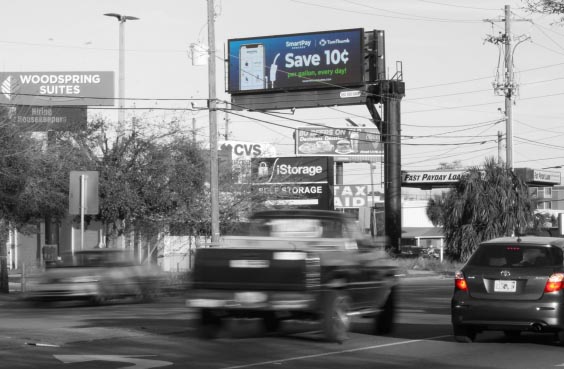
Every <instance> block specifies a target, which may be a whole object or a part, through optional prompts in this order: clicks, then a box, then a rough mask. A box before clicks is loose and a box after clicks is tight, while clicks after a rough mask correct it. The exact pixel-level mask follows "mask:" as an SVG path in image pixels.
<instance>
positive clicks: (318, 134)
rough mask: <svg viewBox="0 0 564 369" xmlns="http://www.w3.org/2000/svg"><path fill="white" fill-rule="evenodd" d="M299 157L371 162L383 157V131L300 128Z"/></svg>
mask: <svg viewBox="0 0 564 369" xmlns="http://www.w3.org/2000/svg"><path fill="white" fill-rule="evenodd" d="M294 141H295V145H296V155H302V156H334V157H337V158H335V160H339V161H341V160H344V161H346V160H347V159H348V158H349V159H351V160H350V161H355V160H353V159H354V158H356V159H362V160H370V159H371V158H372V159H374V158H376V157H378V158H380V157H382V156H383V155H384V149H383V145H382V142H381V141H380V132H379V131H378V129H377V128H365V127H343V128H332V127H319V128H310V127H305V128H298V129H296V134H295V140H294Z"/></svg>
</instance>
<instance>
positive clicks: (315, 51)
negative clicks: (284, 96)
mask: <svg viewBox="0 0 564 369" xmlns="http://www.w3.org/2000/svg"><path fill="white" fill-rule="evenodd" d="M363 33H364V31H363V29H361V28H359V29H348V30H337V31H325V32H317V33H300V34H291V35H281V36H264V37H254V38H244V39H232V40H228V53H229V59H228V86H227V91H228V92H229V93H232V94H244V93H257V92H274V91H281V90H284V91H287V90H297V89H318V88H323V87H325V88H329V87H331V88H335V87H341V86H353V85H361V84H362V83H363V52H362V50H363V37H364V34H363Z"/></svg>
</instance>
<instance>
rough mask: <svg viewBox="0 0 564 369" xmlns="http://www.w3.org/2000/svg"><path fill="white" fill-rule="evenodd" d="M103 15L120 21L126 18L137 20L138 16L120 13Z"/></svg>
mask: <svg viewBox="0 0 564 369" xmlns="http://www.w3.org/2000/svg"><path fill="white" fill-rule="evenodd" d="M104 15H105V16H108V17H115V18H117V20H118V21H120V22H125V21H127V20H138V19H139V18H137V17H133V16H131V15H122V14H118V13H106V14H104Z"/></svg>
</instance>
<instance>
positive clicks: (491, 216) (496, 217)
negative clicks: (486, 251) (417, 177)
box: [427, 158, 541, 261]
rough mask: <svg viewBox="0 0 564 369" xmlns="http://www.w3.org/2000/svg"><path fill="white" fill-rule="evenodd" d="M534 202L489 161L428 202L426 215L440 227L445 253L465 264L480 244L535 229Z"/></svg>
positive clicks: (520, 182)
mask: <svg viewBox="0 0 564 369" xmlns="http://www.w3.org/2000/svg"><path fill="white" fill-rule="evenodd" d="M534 209H535V202H534V200H533V199H532V197H531V196H530V195H529V191H528V187H527V185H526V184H525V183H524V181H523V180H522V179H520V178H518V177H517V176H515V174H514V173H513V172H512V171H511V170H508V169H506V167H505V166H504V165H502V164H498V163H496V162H495V160H494V159H493V158H488V159H486V162H485V163H484V165H483V167H472V168H470V169H469V170H468V172H467V175H466V176H464V177H463V178H462V179H461V180H460V181H459V182H458V183H457V184H456V185H455V187H454V188H452V189H451V190H450V191H449V192H447V193H445V194H443V195H442V196H440V197H435V198H434V199H430V200H429V203H428V206H427V214H428V215H429V218H430V219H431V221H432V222H433V223H434V224H435V225H442V226H443V232H444V235H445V241H446V251H447V253H448V254H449V255H450V257H451V258H452V259H453V260H455V261H465V260H466V259H467V258H468V256H470V254H471V253H472V252H473V251H474V250H475V248H476V247H477V245H478V244H479V243H480V242H482V241H484V240H489V239H492V238H496V237H501V236H510V235H514V234H515V232H520V231H519V230H525V229H529V230H531V229H538V227H539V226H540V223H541V222H540V221H539V219H537V218H536V216H535V214H534Z"/></svg>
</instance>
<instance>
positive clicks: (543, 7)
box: [524, 0, 564, 23]
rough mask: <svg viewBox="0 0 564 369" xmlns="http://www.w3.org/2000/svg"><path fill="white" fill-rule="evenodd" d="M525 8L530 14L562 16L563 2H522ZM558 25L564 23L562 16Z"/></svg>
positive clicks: (554, 0) (557, 0)
mask: <svg viewBox="0 0 564 369" xmlns="http://www.w3.org/2000/svg"><path fill="white" fill-rule="evenodd" d="M524 1H525V4H526V8H527V9H528V10H529V11H530V12H532V13H540V14H553V15H562V14H564V1H562V0H524ZM559 22H560V23H564V16H561V17H560V19H559Z"/></svg>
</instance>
